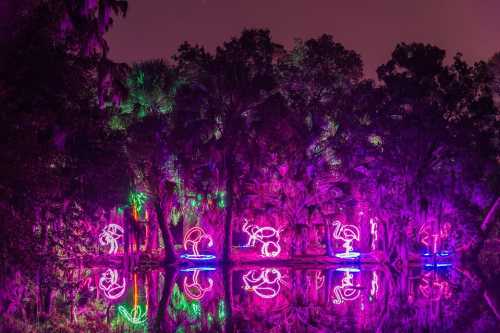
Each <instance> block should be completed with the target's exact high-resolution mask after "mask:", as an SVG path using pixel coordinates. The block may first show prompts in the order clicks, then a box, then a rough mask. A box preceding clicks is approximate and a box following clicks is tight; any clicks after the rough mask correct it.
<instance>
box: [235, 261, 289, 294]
mask: <svg viewBox="0 0 500 333" xmlns="http://www.w3.org/2000/svg"><path fill="white" fill-rule="evenodd" d="M243 283H244V284H245V290H247V291H250V292H255V294H256V295H258V296H259V297H262V298H274V297H276V295H278V293H279V292H280V288H281V285H280V284H282V283H283V281H282V276H281V273H280V271H279V270H278V269H276V268H262V269H261V270H260V274H259V273H258V272H257V270H255V269H252V270H250V271H248V273H246V274H245V275H243Z"/></svg>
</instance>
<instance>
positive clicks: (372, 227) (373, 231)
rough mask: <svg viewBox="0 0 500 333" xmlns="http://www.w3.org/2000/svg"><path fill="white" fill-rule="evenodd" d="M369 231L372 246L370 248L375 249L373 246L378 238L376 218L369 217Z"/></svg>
mask: <svg viewBox="0 0 500 333" xmlns="http://www.w3.org/2000/svg"><path fill="white" fill-rule="evenodd" d="M370 233H371V235H372V244H371V248H372V250H375V248H376V246H377V240H378V223H377V218H371V219H370Z"/></svg>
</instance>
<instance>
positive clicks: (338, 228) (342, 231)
mask: <svg viewBox="0 0 500 333" xmlns="http://www.w3.org/2000/svg"><path fill="white" fill-rule="evenodd" d="M332 226H333V227H334V228H335V229H334V230H333V237H334V238H335V239H341V240H343V241H344V244H343V245H342V247H344V248H345V252H344V253H338V254H337V255H336V256H337V257H340V258H353V257H357V256H359V253H357V252H351V251H352V242H353V241H354V240H357V241H359V229H358V227H356V226H355V225H352V224H345V225H344V224H342V223H341V222H340V221H338V220H335V221H333V223H332Z"/></svg>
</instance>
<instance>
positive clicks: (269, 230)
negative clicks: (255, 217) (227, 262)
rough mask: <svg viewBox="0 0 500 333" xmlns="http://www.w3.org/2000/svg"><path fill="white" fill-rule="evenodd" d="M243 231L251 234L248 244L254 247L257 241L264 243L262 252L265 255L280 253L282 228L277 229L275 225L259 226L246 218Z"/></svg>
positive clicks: (272, 255) (274, 255)
mask: <svg viewBox="0 0 500 333" xmlns="http://www.w3.org/2000/svg"><path fill="white" fill-rule="evenodd" d="M243 232H245V233H246V234H247V235H248V236H249V238H248V242H247V244H246V246H248V247H254V246H255V244H256V243H257V242H259V243H261V244H262V247H261V248H260V253H261V255H262V256H263V257H276V256H277V255H278V254H280V252H281V246H280V245H279V241H280V232H281V230H280V229H278V230H276V229H275V228H273V227H259V226H257V225H255V224H250V223H249V222H248V220H247V219H245V223H244V224H243ZM270 249H271V250H270Z"/></svg>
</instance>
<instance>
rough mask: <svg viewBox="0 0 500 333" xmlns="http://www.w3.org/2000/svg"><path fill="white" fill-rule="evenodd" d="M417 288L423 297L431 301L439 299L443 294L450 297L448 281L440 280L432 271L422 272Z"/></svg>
mask: <svg viewBox="0 0 500 333" xmlns="http://www.w3.org/2000/svg"><path fill="white" fill-rule="evenodd" d="M418 289H419V290H420V292H421V293H422V295H423V296H424V297H425V298H428V299H430V300H431V301H439V300H440V299H441V298H442V297H443V296H444V298H450V297H451V290H450V286H449V284H448V282H447V281H444V280H442V279H441V278H439V276H438V275H436V274H433V272H428V273H426V274H424V276H423V277H422V279H421V280H420V284H419V286H418Z"/></svg>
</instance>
